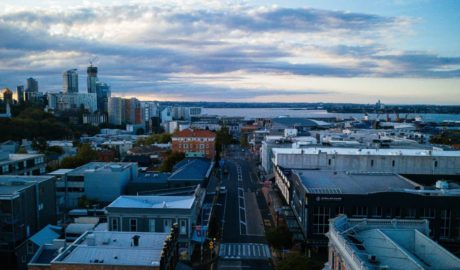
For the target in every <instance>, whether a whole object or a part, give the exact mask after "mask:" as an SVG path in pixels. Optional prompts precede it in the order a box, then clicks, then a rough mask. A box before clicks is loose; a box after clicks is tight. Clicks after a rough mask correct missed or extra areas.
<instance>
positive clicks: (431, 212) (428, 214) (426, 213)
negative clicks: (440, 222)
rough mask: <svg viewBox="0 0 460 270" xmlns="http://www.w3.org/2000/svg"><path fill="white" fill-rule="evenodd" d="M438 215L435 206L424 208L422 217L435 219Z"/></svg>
mask: <svg viewBox="0 0 460 270" xmlns="http://www.w3.org/2000/svg"><path fill="white" fill-rule="evenodd" d="M435 217H436V209H434V208H423V212H422V216H420V218H422V219H434V218H435Z"/></svg>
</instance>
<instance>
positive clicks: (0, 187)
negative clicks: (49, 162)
mask: <svg viewBox="0 0 460 270" xmlns="http://www.w3.org/2000/svg"><path fill="white" fill-rule="evenodd" d="M50 178H53V177H52V176H22V175H0V196H2V195H3V196H12V195H16V194H17V193H18V192H19V191H21V190H23V189H25V188H27V187H30V186H33V185H35V184H36V183H39V182H42V181H47V180H49V179H50Z"/></svg>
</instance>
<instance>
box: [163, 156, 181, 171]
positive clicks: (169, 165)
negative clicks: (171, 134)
mask: <svg viewBox="0 0 460 270" xmlns="http://www.w3.org/2000/svg"><path fill="white" fill-rule="evenodd" d="M184 158H185V154H184V153H181V152H170V153H169V154H168V155H167V156H166V158H165V159H164V160H163V163H161V166H160V171H162V172H170V171H172V169H173V167H174V165H176V164H177V163H178V162H179V161H181V160H183V159H184Z"/></svg>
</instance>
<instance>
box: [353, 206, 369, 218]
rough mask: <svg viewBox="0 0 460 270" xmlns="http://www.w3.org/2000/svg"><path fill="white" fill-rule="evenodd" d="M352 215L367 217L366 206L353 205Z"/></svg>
mask: <svg viewBox="0 0 460 270" xmlns="http://www.w3.org/2000/svg"><path fill="white" fill-rule="evenodd" d="M353 217H367V207H366V206H355V207H354V208H353Z"/></svg>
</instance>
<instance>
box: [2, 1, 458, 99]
mask: <svg viewBox="0 0 460 270" xmlns="http://www.w3.org/2000/svg"><path fill="white" fill-rule="evenodd" d="M37 2H39V3H37ZM95 2H97V3H95ZM459 10H460V1H456V0H452V1H449V0H434V1H429V0H374V1H368V0H353V1H345V0H335V1H327V0H318V1H308V0H291V1H289V0H283V1H282V0H280V1H277V0H257V1H214V0H206V1H196V0H185V1H178V2H174V1H171V0H155V1H145V0H144V1H140V0H136V1H128V0H125V1H121V0H119V1H117V0H110V1H108V0H99V1H84V0H41V1H37V0H1V1H0V88H3V87H9V88H12V89H15V87H16V85H18V84H24V83H25V79H26V78H27V77H30V76H32V77H35V78H37V79H38V80H39V86H40V90H41V91H43V92H47V91H49V92H56V91H60V90H61V87H62V86H61V85H62V72H63V71H64V70H67V69H71V68H77V69H78V70H79V75H80V92H83V91H86V67H87V66H88V64H89V59H92V58H95V57H97V59H98V60H96V62H95V63H96V65H97V66H98V67H99V78H100V80H102V81H104V82H107V83H109V84H110V85H111V87H112V92H113V94H114V95H117V96H126V97H129V96H135V97H138V98H140V99H144V100H203V101H237V102H251V101H262V102H272V101H275V102H276V101H283V102H286V101H287V102H291V101H292V102H317V101H324V102H361V103H368V102H369V103H373V102H375V101H376V100H377V99H381V100H382V101H383V102H385V103H429V104H459V102H460V27H459V26H460V12H459Z"/></svg>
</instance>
